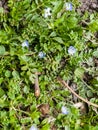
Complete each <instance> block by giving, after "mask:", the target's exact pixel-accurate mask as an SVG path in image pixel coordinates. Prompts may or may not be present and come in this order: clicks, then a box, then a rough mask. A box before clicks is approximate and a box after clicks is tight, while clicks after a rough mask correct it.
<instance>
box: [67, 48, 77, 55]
mask: <svg viewBox="0 0 98 130" xmlns="http://www.w3.org/2000/svg"><path fill="white" fill-rule="evenodd" d="M68 53H69V55H73V54H74V53H76V49H75V48H74V47H73V46H70V47H69V48H68Z"/></svg>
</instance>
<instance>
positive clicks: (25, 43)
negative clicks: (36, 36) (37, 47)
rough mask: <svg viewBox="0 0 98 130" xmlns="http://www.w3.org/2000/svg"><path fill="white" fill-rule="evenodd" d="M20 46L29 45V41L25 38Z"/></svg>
mask: <svg viewBox="0 0 98 130" xmlns="http://www.w3.org/2000/svg"><path fill="white" fill-rule="evenodd" d="M22 47H27V48H28V47H29V42H28V41H27V40H25V41H24V42H23V43H22Z"/></svg>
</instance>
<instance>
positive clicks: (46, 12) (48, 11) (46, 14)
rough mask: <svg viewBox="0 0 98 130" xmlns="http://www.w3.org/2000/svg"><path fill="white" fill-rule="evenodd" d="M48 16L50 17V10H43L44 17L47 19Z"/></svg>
mask: <svg viewBox="0 0 98 130" xmlns="http://www.w3.org/2000/svg"><path fill="white" fill-rule="evenodd" d="M48 16H51V8H46V9H44V17H45V18H47V17H48Z"/></svg>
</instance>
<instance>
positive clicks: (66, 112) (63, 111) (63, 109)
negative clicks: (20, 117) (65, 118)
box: [61, 106, 69, 115]
mask: <svg viewBox="0 0 98 130" xmlns="http://www.w3.org/2000/svg"><path fill="white" fill-rule="evenodd" d="M61 112H62V114H64V115H68V113H69V112H68V109H67V108H66V107H65V106H62V108H61Z"/></svg>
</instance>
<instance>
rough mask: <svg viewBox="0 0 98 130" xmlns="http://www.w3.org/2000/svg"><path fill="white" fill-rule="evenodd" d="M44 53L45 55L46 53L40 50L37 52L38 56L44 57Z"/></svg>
mask: <svg viewBox="0 0 98 130" xmlns="http://www.w3.org/2000/svg"><path fill="white" fill-rule="evenodd" d="M45 55H46V54H45V53H44V52H42V51H41V52H39V54H38V56H39V58H44V57H45Z"/></svg>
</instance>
